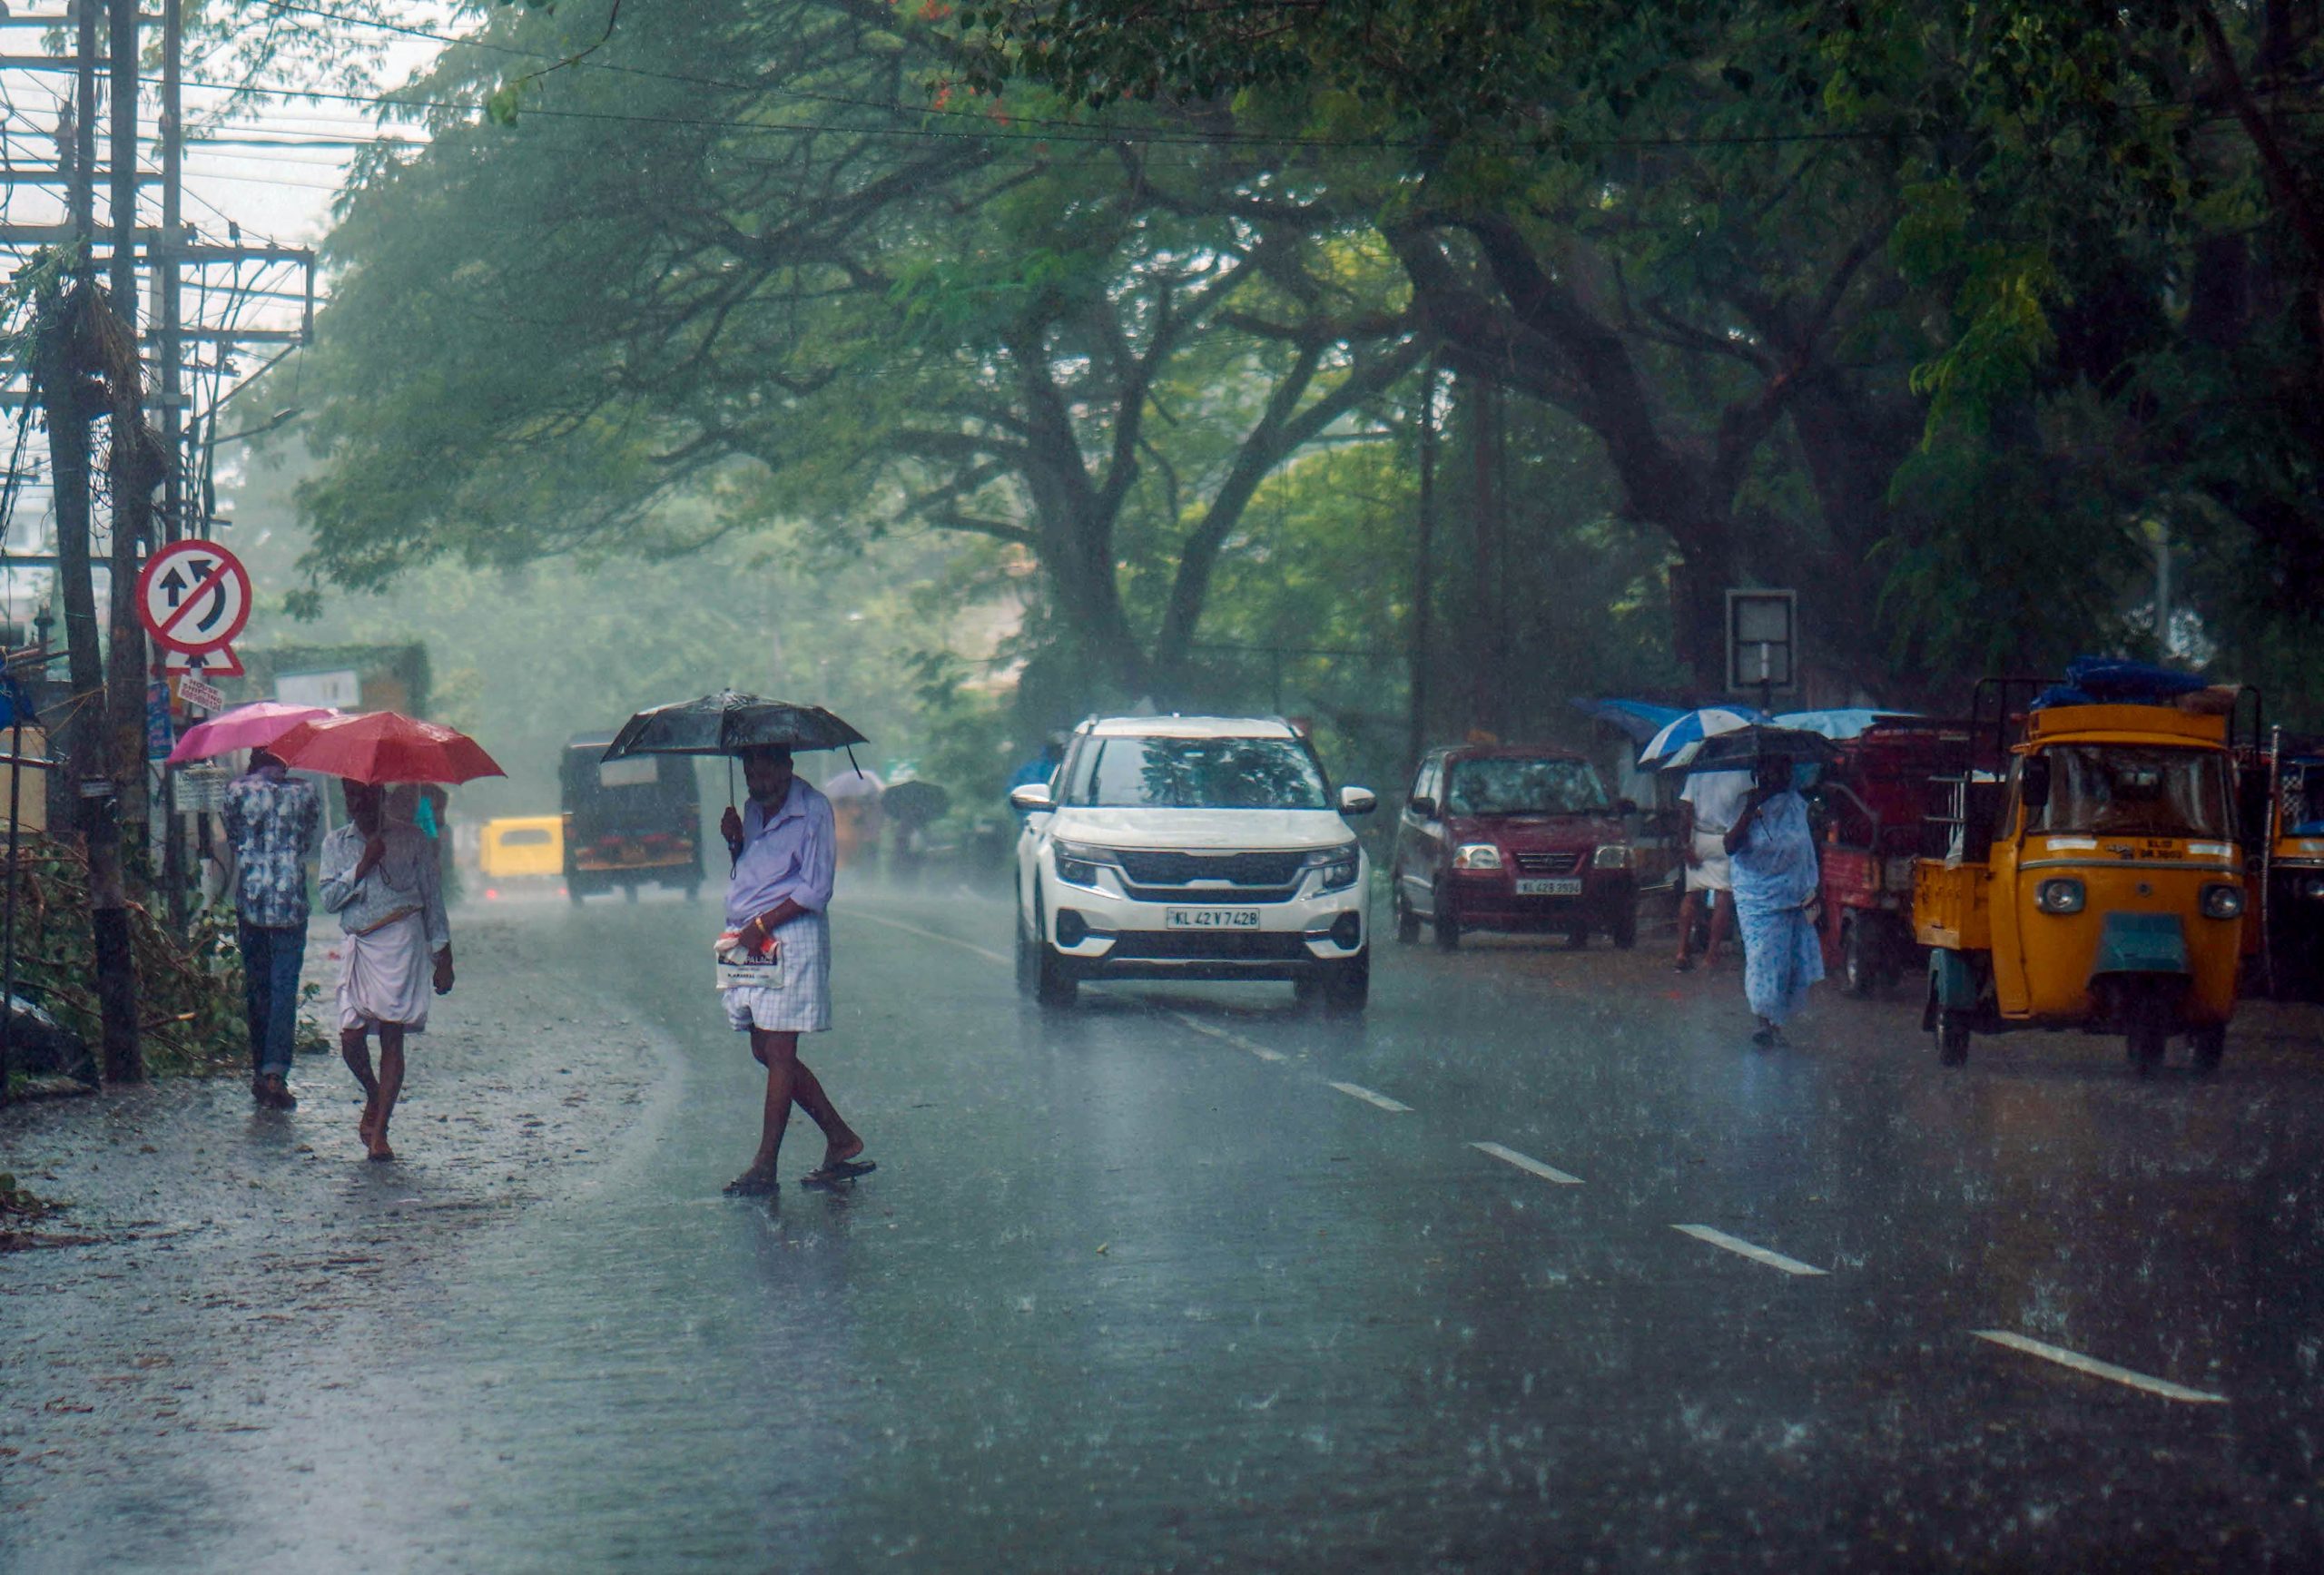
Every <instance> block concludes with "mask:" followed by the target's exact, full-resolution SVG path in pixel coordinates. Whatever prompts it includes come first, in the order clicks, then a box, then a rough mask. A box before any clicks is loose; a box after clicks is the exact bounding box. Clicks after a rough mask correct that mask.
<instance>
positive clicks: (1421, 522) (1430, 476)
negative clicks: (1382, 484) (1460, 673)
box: [1404, 350, 1443, 780]
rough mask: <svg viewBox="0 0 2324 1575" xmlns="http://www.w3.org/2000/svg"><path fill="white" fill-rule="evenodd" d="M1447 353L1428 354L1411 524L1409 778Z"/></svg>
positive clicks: (1414, 765)
mask: <svg viewBox="0 0 2324 1575" xmlns="http://www.w3.org/2000/svg"><path fill="white" fill-rule="evenodd" d="M1442 365H1443V351H1442V350H1433V351H1431V352H1430V353H1429V358H1428V366H1427V368H1426V369H1424V370H1423V372H1422V373H1421V385H1420V509H1419V514H1420V517H1419V518H1418V519H1417V520H1416V521H1414V523H1413V623H1412V651H1411V655H1409V656H1408V657H1407V658H1406V664H1407V666H1408V667H1409V668H1410V670H1411V681H1410V684H1409V685H1408V694H1409V701H1410V712H1409V714H1408V721H1407V723H1406V726H1405V736H1404V775H1405V777H1406V778H1407V779H1408V780H1409V779H1410V777H1411V776H1412V773H1413V772H1414V771H1415V770H1416V769H1418V767H1419V765H1420V757H1421V752H1422V751H1423V750H1425V749H1426V748H1427V747H1428V704H1429V683H1428V680H1429V664H1430V662H1431V661H1432V660H1433V658H1434V647H1435V643H1436V382H1437V374H1438V371H1439V370H1440V369H1441V367H1442Z"/></svg>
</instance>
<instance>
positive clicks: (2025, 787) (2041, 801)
mask: <svg viewBox="0 0 2324 1575" xmlns="http://www.w3.org/2000/svg"><path fill="white" fill-rule="evenodd" d="M2017 800H2018V802H2020V803H2022V804H2024V806H2025V807H2026V808H2027V809H2029V810H2041V809H2047V808H2049V805H2050V762H2049V757H2048V756H2046V755H2039V754H2029V755H2027V756H2026V757H2025V763H2024V766H2023V767H2021V768H2020V769H2019V772H2018V777H2017Z"/></svg>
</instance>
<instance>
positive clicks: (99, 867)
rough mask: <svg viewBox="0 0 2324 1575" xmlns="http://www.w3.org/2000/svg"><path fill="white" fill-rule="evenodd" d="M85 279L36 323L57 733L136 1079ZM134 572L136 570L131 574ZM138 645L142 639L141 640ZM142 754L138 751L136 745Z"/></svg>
mask: <svg viewBox="0 0 2324 1575" xmlns="http://www.w3.org/2000/svg"><path fill="white" fill-rule="evenodd" d="M92 289H94V286H93V285H90V284H88V283H86V282H83V283H81V284H78V285H76V286H74V288H73V289H72V290H70V291H68V292H65V293H63V294H59V295H53V296H50V297H47V298H45V299H44V300H43V301H42V303H41V311H40V326H39V329H38V330H37V336H36V337H37V341H38V342H37V349H36V352H35V353H36V355H37V357H38V365H39V367H40V383H41V402H42V406H43V409H44V414H45V415H46V417H47V426H48V434H49V438H48V441H49V465H50V470H51V476H52V478H53V480H54V492H55V507H56V556H57V578H58V580H59V581H60V582H61V594H62V597H63V600H64V644H65V650H66V653H67V656H68V671H69V672H70V674H71V676H72V682H73V692H74V694H75V695H76V696H79V697H81V699H80V701H79V703H78V704H76V705H75V706H74V711H73V714H72V720H71V722H70V723H69V724H68V731H67V734H66V739H65V757H66V761H67V764H66V767H65V771H66V779H67V783H69V786H68V788H67V790H66V791H67V792H70V793H71V794H72V795H73V799H72V802H73V805H74V815H75V819H76V822H77V825H78V829H79V831H80V833H81V841H82V846H83V848H84V851H85V852H86V855H87V857H88V861H89V930H90V939H91V940H92V942H93V943H94V951H95V958H96V987H97V1012H98V1017H99V1019H100V1021H101V1024H102V1029H103V1047H102V1059H103V1070H104V1076H105V1078H106V1079H107V1080H108V1081H110V1082H124V1083H134V1082H142V1081H143V1079H144V1077H145V1064H144V1057H143V1053H142V1051H141V1050H140V1048H139V1045H138V1037H137V974H136V960H135V958H134V957H133V954H132V952H131V949H130V942H129V898H128V892H127V891H126V889H125V888H124V887H123V882H122V872H121V818H120V802H119V801H118V799H117V798H116V797H115V796H114V792H115V779H114V778H113V774H112V773H111V771H110V770H109V769H108V768H109V767H111V766H112V765H113V761H112V760H111V759H109V758H108V757H109V755H110V754H111V753H112V752H111V750H110V749H109V748H108V743H109V742H110V741H109V739H108V737H107V734H108V733H109V732H110V729H109V728H108V726H107V724H106V717H105V708H104V707H103V705H102V704H93V703H92V702H93V699H95V700H101V699H102V697H103V694H104V693H105V687H106V685H105V670H104V661H103V655H102V652H101V649H100V646H99V643H98V634H97V627H98V626H97V602H96V586H95V584H94V576H92V573H91V564H90V558H89V468H90V465H89V422H90V409H89V400H90V398H91V396H92V394H93V393H94V389H95V387H96V385H95V384H94V381H93V380H92V379H90V378H89V376H88V375H87V371H86V369H84V367H83V366H82V365H81V359H80V356H79V354H78V352H77V349H76V346H77V344H78V342H79V339H80V335H79V334H78V333H77V332H76V329H77V327H78V324H79V320H80V319H81V317H82V314H84V312H86V311H87V310H89V302H88V300H87V299H86V297H85V295H84V291H87V290H92ZM132 578H134V576H132ZM141 644H142V642H141ZM141 753H142V752H141Z"/></svg>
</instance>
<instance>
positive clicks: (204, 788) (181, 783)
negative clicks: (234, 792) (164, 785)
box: [178, 762, 233, 812]
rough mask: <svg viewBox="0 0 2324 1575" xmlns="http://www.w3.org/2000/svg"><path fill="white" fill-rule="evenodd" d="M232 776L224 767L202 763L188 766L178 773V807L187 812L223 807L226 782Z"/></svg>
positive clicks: (231, 779) (228, 781) (229, 780)
mask: <svg viewBox="0 0 2324 1575" xmlns="http://www.w3.org/2000/svg"><path fill="white" fill-rule="evenodd" d="M231 781H233V777H232V776H231V773H228V772H227V770H226V768H225V767H223V766H220V765H211V764H209V763H206V762H205V763H202V764H200V765H192V766H188V767H187V768H186V769H185V770H183V771H182V772H180V773H178V808H179V809H181V810H184V811H187V812H192V811H196V810H217V809H223V808H224V807H225V804H226V784H227V783H230V782H231Z"/></svg>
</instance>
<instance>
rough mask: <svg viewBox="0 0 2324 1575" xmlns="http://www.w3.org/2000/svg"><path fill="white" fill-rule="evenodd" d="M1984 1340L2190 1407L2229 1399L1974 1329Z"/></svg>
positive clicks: (2020, 1336)
mask: <svg viewBox="0 0 2324 1575" xmlns="http://www.w3.org/2000/svg"><path fill="white" fill-rule="evenodd" d="M1969 1332H1970V1333H1971V1334H1974V1335H1975V1336H1976V1337H1977V1338H1978V1339H1980V1340H1990V1341H1992V1342H1993V1343H1994V1344H1996V1345H2000V1346H2003V1347H2004V1348H2006V1349H2008V1350H2011V1351H2023V1352H2024V1353H2025V1354H2026V1355H2028V1356H2039V1357H2040V1358H2041V1359H2042V1360H2043V1361H2044V1362H2054V1363H2057V1364H2058V1365H2059V1366H2061V1367H2070V1368H2072V1369H2073V1371H2074V1372H2076V1373H2088V1374H2089V1375H2090V1376H2091V1377H2093V1378H2103V1379H2105V1380H2106V1381H2107V1382H2108V1383H2120V1384H2124V1385H2126V1386H2128V1387H2129V1388H2132V1389H2142V1390H2144V1391H2145V1392H2146V1393H2149V1394H2159V1395H2161V1396H2162V1398H2163V1399H2165V1400H2183V1401H2185V1402H2186V1403H2188V1404H2190V1405H2224V1404H2226V1403H2227V1396H2226V1395H2224V1394H2213V1393H2211V1392H2210V1391H2209V1390H2207V1389H2190V1388H2188V1387H2187V1386H2186V1385H2185V1384H2183V1383H2171V1381H2170V1380H2169V1379H2168V1378H2150V1377H2148V1376H2147V1375H2146V1374H2145V1373H2133V1372H2132V1371H2131V1370H2130V1369H2129V1368H2127V1367H2117V1366H2115V1365H2114V1364H2113V1363H2112V1362H2101V1361H2099V1360H2098V1359H2097V1358H2096V1357H2094V1356H2084V1355H2083V1354H2082V1353H2081V1352H2079V1351H2069V1350H2067V1349H2066V1348H2065V1347H2064V1346H2063V1345H2047V1344H2043V1343H2042V1342H2041V1341H2039V1340H2029V1339H2027V1338H2026V1337H2025V1336H2024V1335H2023V1334H2011V1333H2010V1332H2009V1331H2008V1330H2006V1329H1972V1330H1971V1331H1969Z"/></svg>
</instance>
